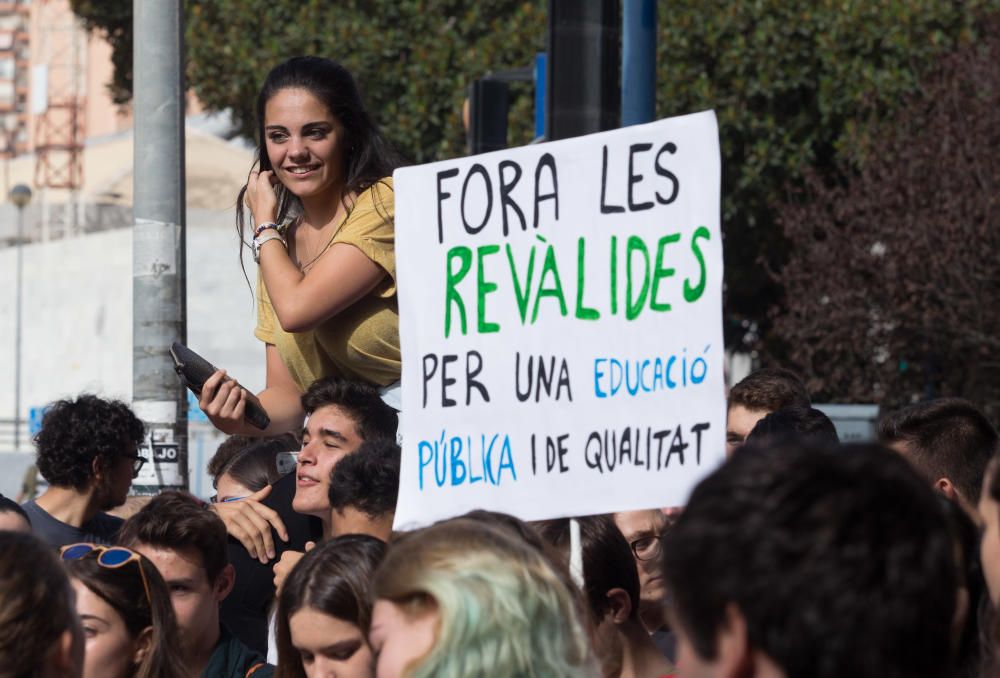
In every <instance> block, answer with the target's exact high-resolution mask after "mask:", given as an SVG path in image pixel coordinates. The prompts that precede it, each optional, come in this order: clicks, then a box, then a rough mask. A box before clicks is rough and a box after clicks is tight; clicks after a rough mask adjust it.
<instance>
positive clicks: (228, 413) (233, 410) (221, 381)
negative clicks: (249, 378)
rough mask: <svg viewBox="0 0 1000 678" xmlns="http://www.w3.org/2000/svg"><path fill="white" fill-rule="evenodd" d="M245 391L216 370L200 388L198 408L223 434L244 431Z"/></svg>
mask: <svg viewBox="0 0 1000 678" xmlns="http://www.w3.org/2000/svg"><path fill="white" fill-rule="evenodd" d="M246 405H247V391H246V389H245V388H243V387H242V386H240V385H239V383H237V381H236V380H235V379H230V378H229V377H227V376H226V371H225V370H216V371H215V373H214V374H212V376H211V377H209V378H208V380H207V381H206V382H205V384H204V385H203V386H202V387H201V393H200V394H199V396H198V407H200V408H201V411H202V412H204V413H205V414H206V415H207V416H208V418H209V420H211V422H212V424H214V425H215V427H216V428H217V429H219V430H220V431H222V432H223V433H227V434H229V435H233V434H236V433H239V432H240V431H242V430H243V429H244V424H243V415H244V414H245V413H246Z"/></svg>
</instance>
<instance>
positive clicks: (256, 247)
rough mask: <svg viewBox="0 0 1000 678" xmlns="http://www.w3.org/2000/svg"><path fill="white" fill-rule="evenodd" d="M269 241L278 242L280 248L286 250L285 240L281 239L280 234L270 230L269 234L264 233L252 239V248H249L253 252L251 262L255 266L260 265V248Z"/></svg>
mask: <svg viewBox="0 0 1000 678" xmlns="http://www.w3.org/2000/svg"><path fill="white" fill-rule="evenodd" d="M268 230H271V229H268ZM269 240H280V241H281V245H282V247H285V248H286V249H287V247H288V243H286V242H285V239H284V238H283V237H282V235H281V234H280V233H278V232H277V231H273V230H271V232H270V233H268V232H266V231H265V232H264V233H263V234H261V235H260V236H258V237H256V238H254V239H253V247H251V248H250V249H251V250H252V251H253V260H254V261H255V262H256V263H257V264H260V248H261V247H263V246H264V243H266V242H268V241H269Z"/></svg>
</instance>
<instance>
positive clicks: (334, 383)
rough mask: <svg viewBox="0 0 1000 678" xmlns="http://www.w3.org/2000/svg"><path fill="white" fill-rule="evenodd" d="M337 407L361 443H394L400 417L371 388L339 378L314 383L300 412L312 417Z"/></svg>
mask: <svg viewBox="0 0 1000 678" xmlns="http://www.w3.org/2000/svg"><path fill="white" fill-rule="evenodd" d="M329 405H333V406H335V407H338V408H339V409H340V410H342V411H343V412H344V414H345V415H346V416H347V417H349V418H350V419H351V420H352V421H353V422H354V427H355V428H356V429H357V431H358V435H359V436H360V437H361V439H362V440H373V439H375V438H388V439H389V440H395V439H396V429H397V428H398V427H399V416H398V415H397V414H396V410H394V409H392V408H391V407H389V406H388V405H386V404H385V402H383V401H382V396H380V395H379V392H378V389H377V388H375V387H374V386H372V385H371V384H366V383H364V382H360V381H350V380H348V379H340V378H338V377H323V378H322V379H317V380H316V381H314V382H313V383H312V384H310V385H309V388H308V389H307V390H306V392H305V393H304V394H303V395H302V409H304V410H305V411H306V414H312V413H313V412H315V411H316V410H318V409H319V408H321V407H327V406H329Z"/></svg>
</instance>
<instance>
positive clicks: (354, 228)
mask: <svg viewBox="0 0 1000 678" xmlns="http://www.w3.org/2000/svg"><path fill="white" fill-rule="evenodd" d="M393 197H394V196H393V191H392V178H391V177H386V178H385V179H382V180H381V181H380V182H378V183H376V184H375V185H374V186H372V187H371V188H369V189H367V190H366V191H364V192H362V193H361V194H360V195H359V196H358V198H357V200H356V201H355V203H354V207H353V208H352V209H351V211H350V213H349V214H348V215H347V218H346V219H345V220H344V223H343V225H341V227H340V229H339V230H338V231H337V233H336V235H334V237H333V240H332V241H331V244H333V243H346V244H348V245H354V246H355V247H357V248H358V249H359V250H361V251H362V252H363V253H364V255H365V256H367V257H368V258H369V259H371V260H372V261H374V262H375V263H376V264H378V265H379V266H381V267H382V268H384V269H385V272H386V273H387V274H388V275H386V277H385V278H384V279H383V280H382V282H380V283H379V284H378V286H377V287H376V288H375V289H374V290H372V291H371V292H369V293H368V294H367V295H366V296H364V297H362V298H361V299H359V300H358V301H356V302H354V304H352V305H351V306H349V307H348V308H346V309H344V310H343V311H341V312H340V313H338V314H337V315H335V316H333V317H331V318H329V319H328V320H326V321H324V322H323V323H322V324H321V325H320V326H319V327H317V328H316V329H313V330H309V331H307V332H296V333H291V332H286V331H285V330H283V329H282V328H281V324H280V323H279V322H278V318H277V316H276V315H275V313H274V308H273V307H272V306H271V300H270V298H269V297H268V295H267V288H266V287H265V285H264V279H263V277H262V276H261V275H260V273H259V272H258V274H257V329H256V330H255V331H254V336H256V337H257V338H258V339H260V340H261V341H263V342H265V343H268V344H274V345H275V347H277V349H278V353H279V354H280V355H281V359H282V361H283V362H284V363H285V365H286V366H287V367H288V371H289V372H291V374H292V378H293V379H295V383H296V384H298V386H299V388H300V389H302V390H303V391H304V390H305V389H306V388H308V387H309V385H310V384H311V383H312V382H314V381H316V380H317V379H319V378H320V377H327V376H340V377H345V378H348V379H356V380H360V381H367V382H370V383H373V384H378V385H380V386H388V385H389V384H392V383H394V382H397V381H399V372H400V360H399V308H398V306H397V301H396V254H395V240H396V237H395V228H394V225H393V220H394V218H395V205H394V200H393Z"/></svg>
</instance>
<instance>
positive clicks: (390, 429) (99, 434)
mask: <svg viewBox="0 0 1000 678" xmlns="http://www.w3.org/2000/svg"><path fill="white" fill-rule="evenodd" d="M257 117H258V123H259V130H258V134H259V142H260V146H259V149H258V154H257V164H256V166H255V169H254V170H253V171H252V172H251V173H250V176H249V179H248V182H247V185H246V187H245V188H244V190H243V191H241V193H240V196H239V203H238V204H239V205H240V209H238V210H237V221H238V226H239V232H240V237H241V247H242V241H243V240H244V239H249V240H250V241H251V243H250V244H251V248H252V250H253V256H254V259H255V261H256V262H257V264H258V266H259V275H258V280H257V307H258V323H257V328H256V332H255V334H256V336H257V337H258V338H259V339H260V340H261V341H262V342H263V343H264V345H265V351H264V354H265V356H266V357H265V362H266V374H267V382H266V383H267V385H266V388H265V389H264V390H263V391H262V392H260V393H258V394H251V393H249V392H248V391H247V390H246V389H244V388H243V387H242V386H240V385H239V384H238V383H237V382H236V381H235V380H233V379H232V378H230V377H228V376H227V375H226V374H225V372H223V371H218V372H216V373H215V374H214V375H213V376H212V377H211V378H209V379H208V381H206V382H205V383H204V384H203V385H201V387H200V393H199V404H200V406H201V408H202V409H203V410H204V412H205V413H206V414H207V415H208V417H209V419H210V420H211V421H212V423H213V424H214V425H215V426H216V427H217V428H218V429H219V430H221V431H223V432H224V433H226V434H228V435H229V436H230V437H229V438H228V439H227V440H226V441H225V442H224V443H223V444H222V445H221V446H220V447H219V448H218V450H217V452H216V454H215V456H214V457H213V459H212V460H211V462H210V463H209V467H208V470H209V473H210V474H211V475H212V476H213V478H214V486H215V495H214V496H213V497H211V500H210V501H208V502H205V501H202V499H200V498H197V497H194V496H192V495H190V494H188V493H185V492H181V491H176V490H171V491H164V492H162V493H160V494H158V495H157V496H155V497H151V498H145V499H144V503H142V502H138V503H142V505H141V507H139V508H137V510H135V511H134V512H133V513H131V514H130V515H128V516H125V517H124V518H123V517H116V516H114V515H111V514H110V513H109V511H112V510H114V509H116V507H120V506H122V504H123V503H125V501H126V498H127V496H128V494H129V489H130V486H131V481H132V480H133V479H134V478H135V477H136V476H137V474H138V472H139V470H140V468H141V467H142V465H143V464H144V463H145V462H146V461H147V458H146V454H143V449H144V448H143V446H144V445H145V440H146V431H145V429H144V425H143V423H142V421H140V419H139V418H138V417H136V416H135V414H134V413H133V412H132V411H131V409H130V408H129V406H128V405H126V404H125V403H122V402H117V401H112V400H106V399H103V398H101V397H98V396H95V395H80V396H78V397H76V398H70V399H65V400H60V401H58V402H55V403H53V404H52V405H51V406H50V407H49V408H48V410H47V412H46V414H45V417H44V420H43V422H42V427H41V431H40V432H39V433H38V434H37V436H36V437H35V441H34V442H35V447H36V453H37V462H36V463H37V468H38V471H39V473H40V474H41V475H42V476H43V477H44V479H45V481H46V482H47V483H48V484H47V486H46V488H45V489H44V491H43V492H41V494H40V495H39V496H37V497H34V498H30V499H28V500H27V501H25V502H24V503H23V504H18V503H15V502H13V501H11V500H9V499H4V498H2V497H0V678H5V677H10V678H29V677H37V678H80V677H82V678H132V677H140V678H174V677H180V676H203V677H205V678H247V677H249V676H255V677H256V678H267V677H268V676H271V675H277V676H279V677H280V678H290V677H295V678H301V677H309V678H316V677H318V676H339V677H341V678H424V677H428V678H429V677H435V678H437V677H443V678H475V677H483V678H485V677H486V676H490V677H506V676H511V677H513V676H535V677H537V678H562V677H565V678H570V677H571V676H572V677H573V678H580V677H586V676H592V677H595V678H597V677H600V678H619V677H620V678H662V677H665V676H674V675H676V676H691V677H697V678H701V677H703V676H704V677H715V676H718V677H720V678H726V677H731V678H743V677H758V678H770V677H781V676H786V677H789V678H842V677H843V676H863V677H872V678H876V677H877V678H897V677H898V678H904V677H905V678H921V677H926V678H942V677H954V678H971V677H973V676H992V675H1000V668H998V667H1000V659H998V658H1000V653H998V652H997V650H998V644H1000V614H997V609H998V606H1000V462H998V461H997V459H998V455H1000V445H998V435H997V431H996V429H995V428H994V427H993V426H992V425H991V423H990V422H989V420H988V419H987V418H986V417H985V416H984V415H983V414H982V413H981V412H980V411H978V410H977V409H976V408H975V407H974V406H973V405H972V404H970V403H968V402H965V401H963V400H958V399H940V400H934V401H929V402H921V403H917V404H913V405H911V406H909V407H906V408H903V409H902V410H899V411H896V412H888V413H886V414H885V415H884V416H883V417H882V419H881V421H880V422H879V428H878V435H877V437H878V440H877V442H871V443H866V444H855V445H844V444H841V442H840V441H839V440H838V434H837V430H836V428H835V426H834V425H833V423H832V422H831V421H830V419H829V418H827V417H826V416H825V415H824V414H823V413H822V412H821V411H819V410H818V409H816V408H814V407H813V406H812V403H811V401H810V397H809V394H808V392H807V390H806V388H805V386H804V385H803V383H802V382H801V381H800V380H799V379H798V378H797V376H796V375H795V374H793V373H791V372H788V371H786V370H782V369H774V368H771V369H762V370H759V371H757V372H754V373H752V374H750V375H749V376H748V377H746V378H745V379H743V380H742V381H740V382H739V383H737V384H735V385H734V386H733V387H732V388H731V389H730V391H729V393H728V415H727V425H726V429H727V430H726V455H725V456H726V461H725V462H724V463H722V464H721V465H720V466H719V467H718V468H717V469H715V470H713V471H712V472H711V473H710V474H709V475H708V476H707V477H706V478H705V479H704V480H703V481H702V482H700V483H699V484H698V485H697V486H696V487H695V488H694V489H693V492H692V493H691V495H690V498H689V500H688V501H687V503H686V505H685V506H664V507H651V508H649V509H648V510H643V511H629V512H622V513H616V514H614V515H591V516H575V517H572V518H569V517H567V518H564V519H559V520H548V521H544V522H540V523H533V524H529V523H526V522H523V521H522V520H519V519H518V518H517V517H515V516H512V515H506V514H501V513H492V512H488V511H482V510H480V511H473V512H471V513H467V514H465V515H462V516H458V517H454V518H451V519H448V520H444V521H441V522H438V523H435V524H433V525H430V526H428V527H424V528H422V529H418V530H412V531H407V532H403V533H399V532H394V531H393V518H394V513H395V511H396V502H397V496H398V493H399V483H400V466H401V460H400V457H401V450H400V447H399V445H398V441H397V434H398V430H399V417H400V414H401V413H400V412H399V377H400V370H401V362H400V361H401V355H400V350H399V318H398V308H397V301H396V276H395V249H394V230H393V228H394V227H393V223H394V219H393V215H394V206H393V186H392V178H391V174H392V171H393V169H395V168H396V167H398V166H399V164H400V162H401V161H400V159H399V157H398V154H396V153H395V151H393V150H392V147H391V144H389V143H388V141H387V140H386V139H385V138H384V137H383V136H382V135H381V133H380V132H379V130H378V127H377V126H376V125H375V123H374V121H373V119H372V117H371V115H370V114H369V113H368V111H367V110H366V109H365V108H364V106H363V104H362V101H361V96H360V91H359V88H358V86H357V84H356V83H355V81H354V79H353V78H352V77H351V75H350V73H349V72H347V71H346V70H345V69H344V68H343V67H341V66H339V65H337V64H336V63H334V62H332V61H329V60H327V59H322V58H318V57H296V58H293V59H290V60H289V61H287V62H285V63H283V64H281V65H279V66H278V67H276V68H275V69H274V70H273V71H272V72H271V74H270V75H269V76H268V78H267V80H266V81H265V83H264V86H263V88H262V90H261V92H260V96H259V98H258V103H257ZM244 205H245V210H244V209H243V206H244ZM245 211H246V212H249V218H250V219H251V221H250V222H247V221H246V214H245ZM254 399H256V402H257V403H259V404H260V406H261V407H263V408H264V410H265V411H266V412H267V413H268V415H269V419H270V424H269V426H268V427H267V429H266V430H263V431H261V430H258V429H256V428H255V427H253V426H252V425H250V424H248V423H247V422H246V421H245V417H244V415H245V412H246V408H247V405H248V403H250V402H253V401H254ZM718 452H719V455H718V456H720V457H721V456H722V455H721V452H722V451H721V450H719V451H718Z"/></svg>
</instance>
